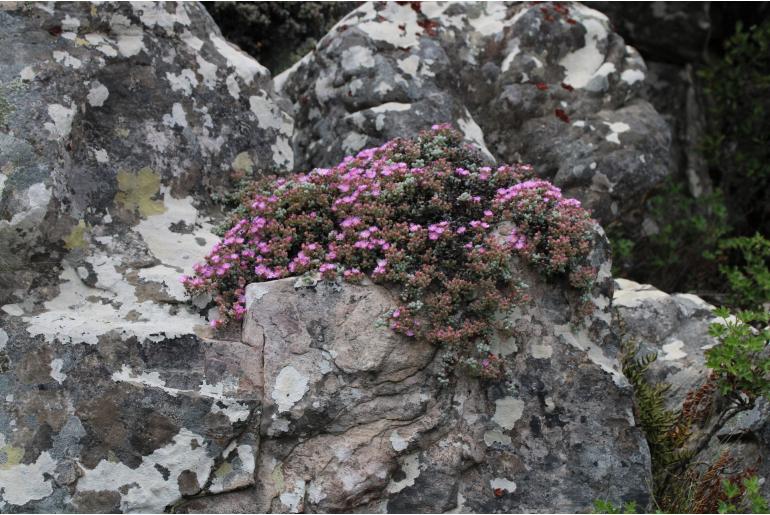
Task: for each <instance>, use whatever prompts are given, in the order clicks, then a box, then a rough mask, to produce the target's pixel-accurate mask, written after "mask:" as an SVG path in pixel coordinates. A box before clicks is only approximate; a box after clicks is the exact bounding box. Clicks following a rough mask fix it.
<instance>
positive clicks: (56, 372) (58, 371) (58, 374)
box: [51, 358, 67, 384]
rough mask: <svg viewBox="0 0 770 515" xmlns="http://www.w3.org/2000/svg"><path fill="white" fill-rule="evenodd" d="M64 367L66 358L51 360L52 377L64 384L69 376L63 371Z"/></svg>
mask: <svg viewBox="0 0 770 515" xmlns="http://www.w3.org/2000/svg"><path fill="white" fill-rule="evenodd" d="M63 367H64V360H62V359H61V358H56V359H54V360H52V361H51V377H52V378H53V379H54V380H55V381H56V382H57V383H59V384H62V383H63V382H64V380H65V379H66V378H67V374H65V373H64V372H62V368H63Z"/></svg>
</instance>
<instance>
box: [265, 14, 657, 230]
mask: <svg viewBox="0 0 770 515" xmlns="http://www.w3.org/2000/svg"><path fill="white" fill-rule="evenodd" d="M646 74H647V71H646V67H645V64H644V61H643V60H642V59H641V57H640V56H639V54H638V53H637V52H636V51H635V50H634V49H633V48H631V47H629V46H627V45H626V44H625V43H624V42H623V40H622V38H620V37H619V36H618V35H617V34H615V33H614V32H612V30H611V29H610V25H609V21H608V19H607V18H606V16H604V15H603V14H601V13H599V12H598V11H595V10H593V9H590V8H588V7H585V6H583V5H581V4H570V5H569V7H567V6H565V5H564V4H559V3H554V4H550V3H546V4H537V5H533V4H525V3H518V4H507V3H490V4H478V3H470V4H456V3H426V4H419V5H418V4H415V3H405V4H402V5H399V4H397V3H393V2H390V3H371V2H369V3H366V4H364V5H362V6H361V7H359V8H358V9H356V10H355V11H353V12H352V13H350V14H349V15H348V16H346V17H345V18H344V19H342V20H341V21H340V22H339V23H338V24H337V25H336V26H335V27H334V28H333V29H332V30H331V31H330V32H329V34H328V35H327V36H326V37H324V38H323V39H322V40H321V41H320V42H319V43H318V45H317V46H316V50H315V51H314V52H312V53H310V54H308V55H307V56H305V57H304V58H303V59H302V60H301V61H299V62H298V63H297V64H296V65H295V66H293V67H292V68H291V69H289V70H287V71H286V72H284V73H282V74H281V75H279V76H278V77H276V81H275V82H276V87H277V88H279V89H280V90H281V91H282V92H283V93H284V94H286V95H287V96H288V97H289V98H290V99H291V100H292V101H293V102H294V107H295V121H296V125H295V134H294V139H293V144H294V149H295V152H296V157H297V159H296V164H297V165H298V167H299V168H308V167H312V166H325V165H331V164H333V163H335V162H338V161H339V160H340V159H341V158H342V156H343V155H345V154H346V153H350V152H353V151H356V150H359V149H361V148H364V147H366V146H373V145H375V144H378V143H381V142H383V141H385V140H388V139H390V138H392V137H394V136H410V135H414V134H415V133H416V132H418V131H419V130H420V129H424V128H426V126H429V125H430V124H431V123H439V122H451V123H453V124H455V125H456V126H457V127H458V128H460V129H461V130H462V131H463V133H464V134H465V136H466V138H467V139H468V141H471V142H474V143H476V144H477V145H479V146H480V147H481V148H482V149H484V152H485V154H487V155H488V157H489V158H490V159H493V158H497V159H500V160H501V161H506V162H511V161H515V160H518V159H523V160H524V161H526V162H529V163H531V164H533V165H534V166H535V168H536V170H537V171H538V173H539V174H540V175H541V176H543V177H546V178H549V179H552V180H553V181H554V183H555V184H556V185H557V186H559V187H561V188H562V189H563V190H565V191H566V192H567V193H568V194H569V195H571V196H575V197H577V198H579V199H580V200H582V201H583V202H584V204H586V205H587V206H589V207H590V208H592V209H593V211H594V213H595V215H596V216H597V217H598V219H599V220H600V221H601V222H603V223H607V222H611V221H614V220H619V219H623V218H624V217H625V215H627V214H628V213H630V212H632V211H633V210H635V209H637V208H639V207H640V205H641V203H642V199H643V198H644V196H645V194H646V193H648V192H649V191H650V190H651V189H652V188H653V187H654V186H655V185H656V184H658V183H659V182H660V180H661V179H663V178H664V177H665V176H666V175H667V174H668V173H669V168H670V163H669V160H670V154H669V146H670V131H669V128H668V127H667V126H666V123H665V121H664V120H663V119H662V118H661V117H660V115H658V113H657V112H656V111H655V109H653V108H652V106H651V105H650V104H649V103H648V102H647V101H645V100H643V99H642V98H641V97H640V92H641V89H642V86H643V84H644V79H645V77H646Z"/></svg>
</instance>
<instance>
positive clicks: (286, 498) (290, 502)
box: [278, 479, 305, 513]
mask: <svg viewBox="0 0 770 515" xmlns="http://www.w3.org/2000/svg"><path fill="white" fill-rule="evenodd" d="M304 497H305V482H304V481H301V480H299V479H297V480H295V481H294V489H293V490H289V491H287V492H282V493H281V495H280V496H279V497H278V498H279V499H280V501H281V504H283V505H284V506H285V507H286V509H287V511H288V512H289V513H298V512H299V507H300V503H301V502H302V499H303V498H304Z"/></svg>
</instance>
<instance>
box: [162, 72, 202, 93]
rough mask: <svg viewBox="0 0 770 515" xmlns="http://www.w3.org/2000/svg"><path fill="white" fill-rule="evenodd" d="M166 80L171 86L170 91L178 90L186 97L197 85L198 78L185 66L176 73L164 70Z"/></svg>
mask: <svg viewBox="0 0 770 515" xmlns="http://www.w3.org/2000/svg"><path fill="white" fill-rule="evenodd" d="M166 80H167V81H168V83H169V85H170V86H171V91H180V92H182V93H184V94H185V95H186V96H188V97H189V96H190V95H191V94H192V90H193V88H195V87H197V86H198V78H197V77H196V76H195V72H194V71H192V70H191V69H189V68H185V69H184V70H182V71H181V72H179V73H178V74H175V73H171V72H166Z"/></svg>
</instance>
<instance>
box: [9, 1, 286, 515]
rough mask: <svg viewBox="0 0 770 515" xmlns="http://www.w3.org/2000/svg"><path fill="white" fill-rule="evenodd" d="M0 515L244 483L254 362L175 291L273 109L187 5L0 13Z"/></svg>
mask: <svg viewBox="0 0 770 515" xmlns="http://www.w3.org/2000/svg"><path fill="white" fill-rule="evenodd" d="M0 25H2V27H3V29H4V30H3V33H2V35H1V36H0V42H1V43H2V45H4V48H5V51H4V52H2V55H1V56H0V93H1V94H2V99H1V101H0V105H2V106H5V107H4V109H2V119H1V120H0V140H2V143H1V144H0V156H1V157H0V459H1V460H2V465H0V511H3V512H9V513H12V512H62V511H79V512H94V511H97V512H99V511H101V512H115V511H144V512H162V511H163V510H165V509H166V508H168V507H169V506H172V505H174V504H176V503H178V502H179V501H180V500H182V498H183V497H184V496H193V495H201V494H207V493H212V494H213V493H215V492H221V493H224V492H227V491H229V490H234V489H240V488H243V487H244V485H249V484H251V483H253V481H254V479H253V472H254V470H255V463H256V462H255V457H254V456H255V453H256V450H257V449H258V447H259V434H258V431H257V432H255V431H254V430H253V428H254V425H253V421H254V420H258V419H259V412H260V409H261V398H262V395H261V390H260V385H259V384H257V383H256V382H255V381H254V379H253V377H254V375H253V374H255V373H256V371H258V370H260V365H258V364H257V363H256V361H255V360H257V361H258V360H259V356H258V355H255V354H254V352H253V350H252V349H251V348H250V347H248V346H246V345H244V344H242V343H240V342H238V341H234V342H230V341H221V340H213V339H210V338H208V336H211V334H210V331H209V329H208V327H207V323H206V319H205V318H204V317H203V316H202V315H201V311H200V308H202V307H205V305H206V303H207V300H206V299H198V301H199V302H197V306H191V305H190V304H189V300H188V299H187V298H186V295H185V294H184V290H183V288H182V287H181V284H180V283H179V281H178V277H179V275H180V274H182V273H185V272H186V273H189V272H190V270H191V266H192V264H193V263H194V262H196V261H199V260H200V259H201V258H202V257H203V256H204V254H205V253H206V252H207V250H208V247H209V246H210V245H211V244H213V242H214V241H216V237H215V236H214V235H213V234H212V233H211V229H212V222H211V221H210V220H209V217H208V214H209V211H208V209H207V207H208V205H209V204H210V202H209V198H210V195H211V193H212V192H220V190H222V189H223V188H225V187H226V186H227V185H228V184H229V183H230V182H231V178H230V172H231V169H237V170H239V171H241V172H242V173H248V172H251V171H256V170H258V169H260V168H273V167H274V168H281V167H286V166H291V161H292V153H291V149H290V147H289V139H288V138H289V136H290V134H291V119H290V117H289V116H288V115H287V114H286V109H288V108H289V106H288V105H286V104H285V103H284V102H282V101H281V100H280V99H279V98H278V97H277V96H276V95H275V93H274V92H273V90H272V85H271V78H270V76H269V74H268V73H267V72H266V71H265V69H264V68H263V67H262V66H261V65H260V64H259V63H257V62H256V61H254V60H253V59H251V58H250V57H248V56H246V55H245V54H243V53H241V52H240V51H239V50H238V49H237V48H235V47H233V46H231V45H229V44H228V43H226V42H225V41H224V39H222V37H221V35H220V33H219V31H218V29H217V28H216V26H215V25H214V23H213V22H212V20H211V18H210V17H209V16H208V14H207V13H206V11H205V9H204V8H203V7H202V6H201V5H199V4H195V3H185V4H171V3H169V4H160V3H158V4H155V3H142V4H140V3H135V4H129V3H122V4H119V3H99V4H93V5H91V4H87V3H57V4H55V5H54V4H50V5H49V4H26V3H6V4H4V5H3V6H2V7H1V10H0Z"/></svg>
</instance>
